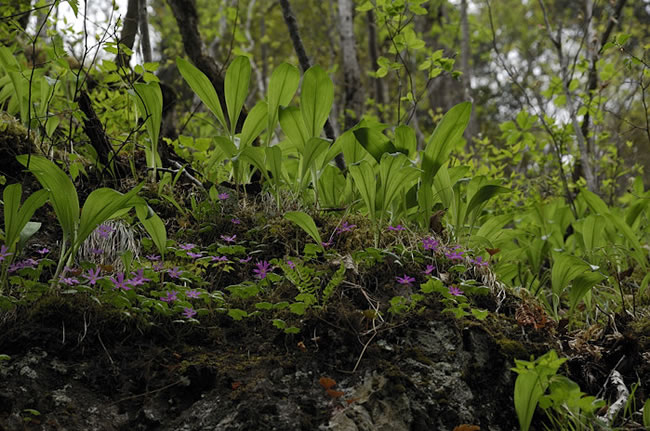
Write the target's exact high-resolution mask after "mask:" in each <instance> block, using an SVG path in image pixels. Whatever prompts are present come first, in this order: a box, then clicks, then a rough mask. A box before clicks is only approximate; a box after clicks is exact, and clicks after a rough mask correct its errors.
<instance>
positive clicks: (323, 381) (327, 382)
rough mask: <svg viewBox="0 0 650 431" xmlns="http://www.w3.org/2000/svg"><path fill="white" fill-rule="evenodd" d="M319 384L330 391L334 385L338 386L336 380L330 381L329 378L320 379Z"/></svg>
mask: <svg viewBox="0 0 650 431" xmlns="http://www.w3.org/2000/svg"><path fill="white" fill-rule="evenodd" d="M318 383H320V385H321V386H322V387H324V388H325V390H328V389H331V388H332V387H333V386H334V385H336V380H334V379H330V378H329V377H321V378H320V379H318Z"/></svg>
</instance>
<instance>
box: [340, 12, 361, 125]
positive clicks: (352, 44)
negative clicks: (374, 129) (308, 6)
mask: <svg viewBox="0 0 650 431" xmlns="http://www.w3.org/2000/svg"><path fill="white" fill-rule="evenodd" d="M338 6H339V32H340V36H341V56H342V57H343V97H344V99H343V110H344V118H345V121H344V127H345V129H349V128H350V127H352V126H354V125H355V124H356V123H357V121H358V120H359V119H360V118H361V115H362V114H363V104H364V101H365V96H364V95H363V85H362V83H361V70H360V67H359V60H358V58H357V41H356V38H355V37H354V15H353V13H354V5H353V4H352V0H338Z"/></svg>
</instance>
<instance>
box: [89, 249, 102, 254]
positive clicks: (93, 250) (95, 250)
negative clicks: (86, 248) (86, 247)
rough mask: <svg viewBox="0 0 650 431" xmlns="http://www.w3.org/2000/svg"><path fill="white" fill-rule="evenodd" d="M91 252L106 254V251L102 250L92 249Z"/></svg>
mask: <svg viewBox="0 0 650 431" xmlns="http://www.w3.org/2000/svg"><path fill="white" fill-rule="evenodd" d="M90 252H91V253H92V254H103V253H104V250H102V249H101V248H91V249H90Z"/></svg>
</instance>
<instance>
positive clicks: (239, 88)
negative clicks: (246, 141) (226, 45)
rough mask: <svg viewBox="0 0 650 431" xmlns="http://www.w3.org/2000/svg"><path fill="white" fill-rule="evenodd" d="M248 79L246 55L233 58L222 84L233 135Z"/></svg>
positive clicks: (248, 67)
mask: <svg viewBox="0 0 650 431" xmlns="http://www.w3.org/2000/svg"><path fill="white" fill-rule="evenodd" d="M250 80H251V64H250V61H249V60H248V57H237V58H235V59H234V60H233V61H232V63H230V66H229V67H228V70H227V71H226V82H225V85H224V89H225V93H226V106H227V107H228V120H229V123H230V135H231V136H234V135H235V128H236V127H237V120H238V119H239V114H240V113H241V110H242V107H243V106H244V102H245V101H246V97H247V96H248V85H249V84H250Z"/></svg>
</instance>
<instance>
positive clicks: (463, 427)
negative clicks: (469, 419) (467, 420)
mask: <svg viewBox="0 0 650 431" xmlns="http://www.w3.org/2000/svg"><path fill="white" fill-rule="evenodd" d="M480 429H481V427H480V426H478V425H468V424H460V425H458V426H457V427H456V428H454V431H480Z"/></svg>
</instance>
